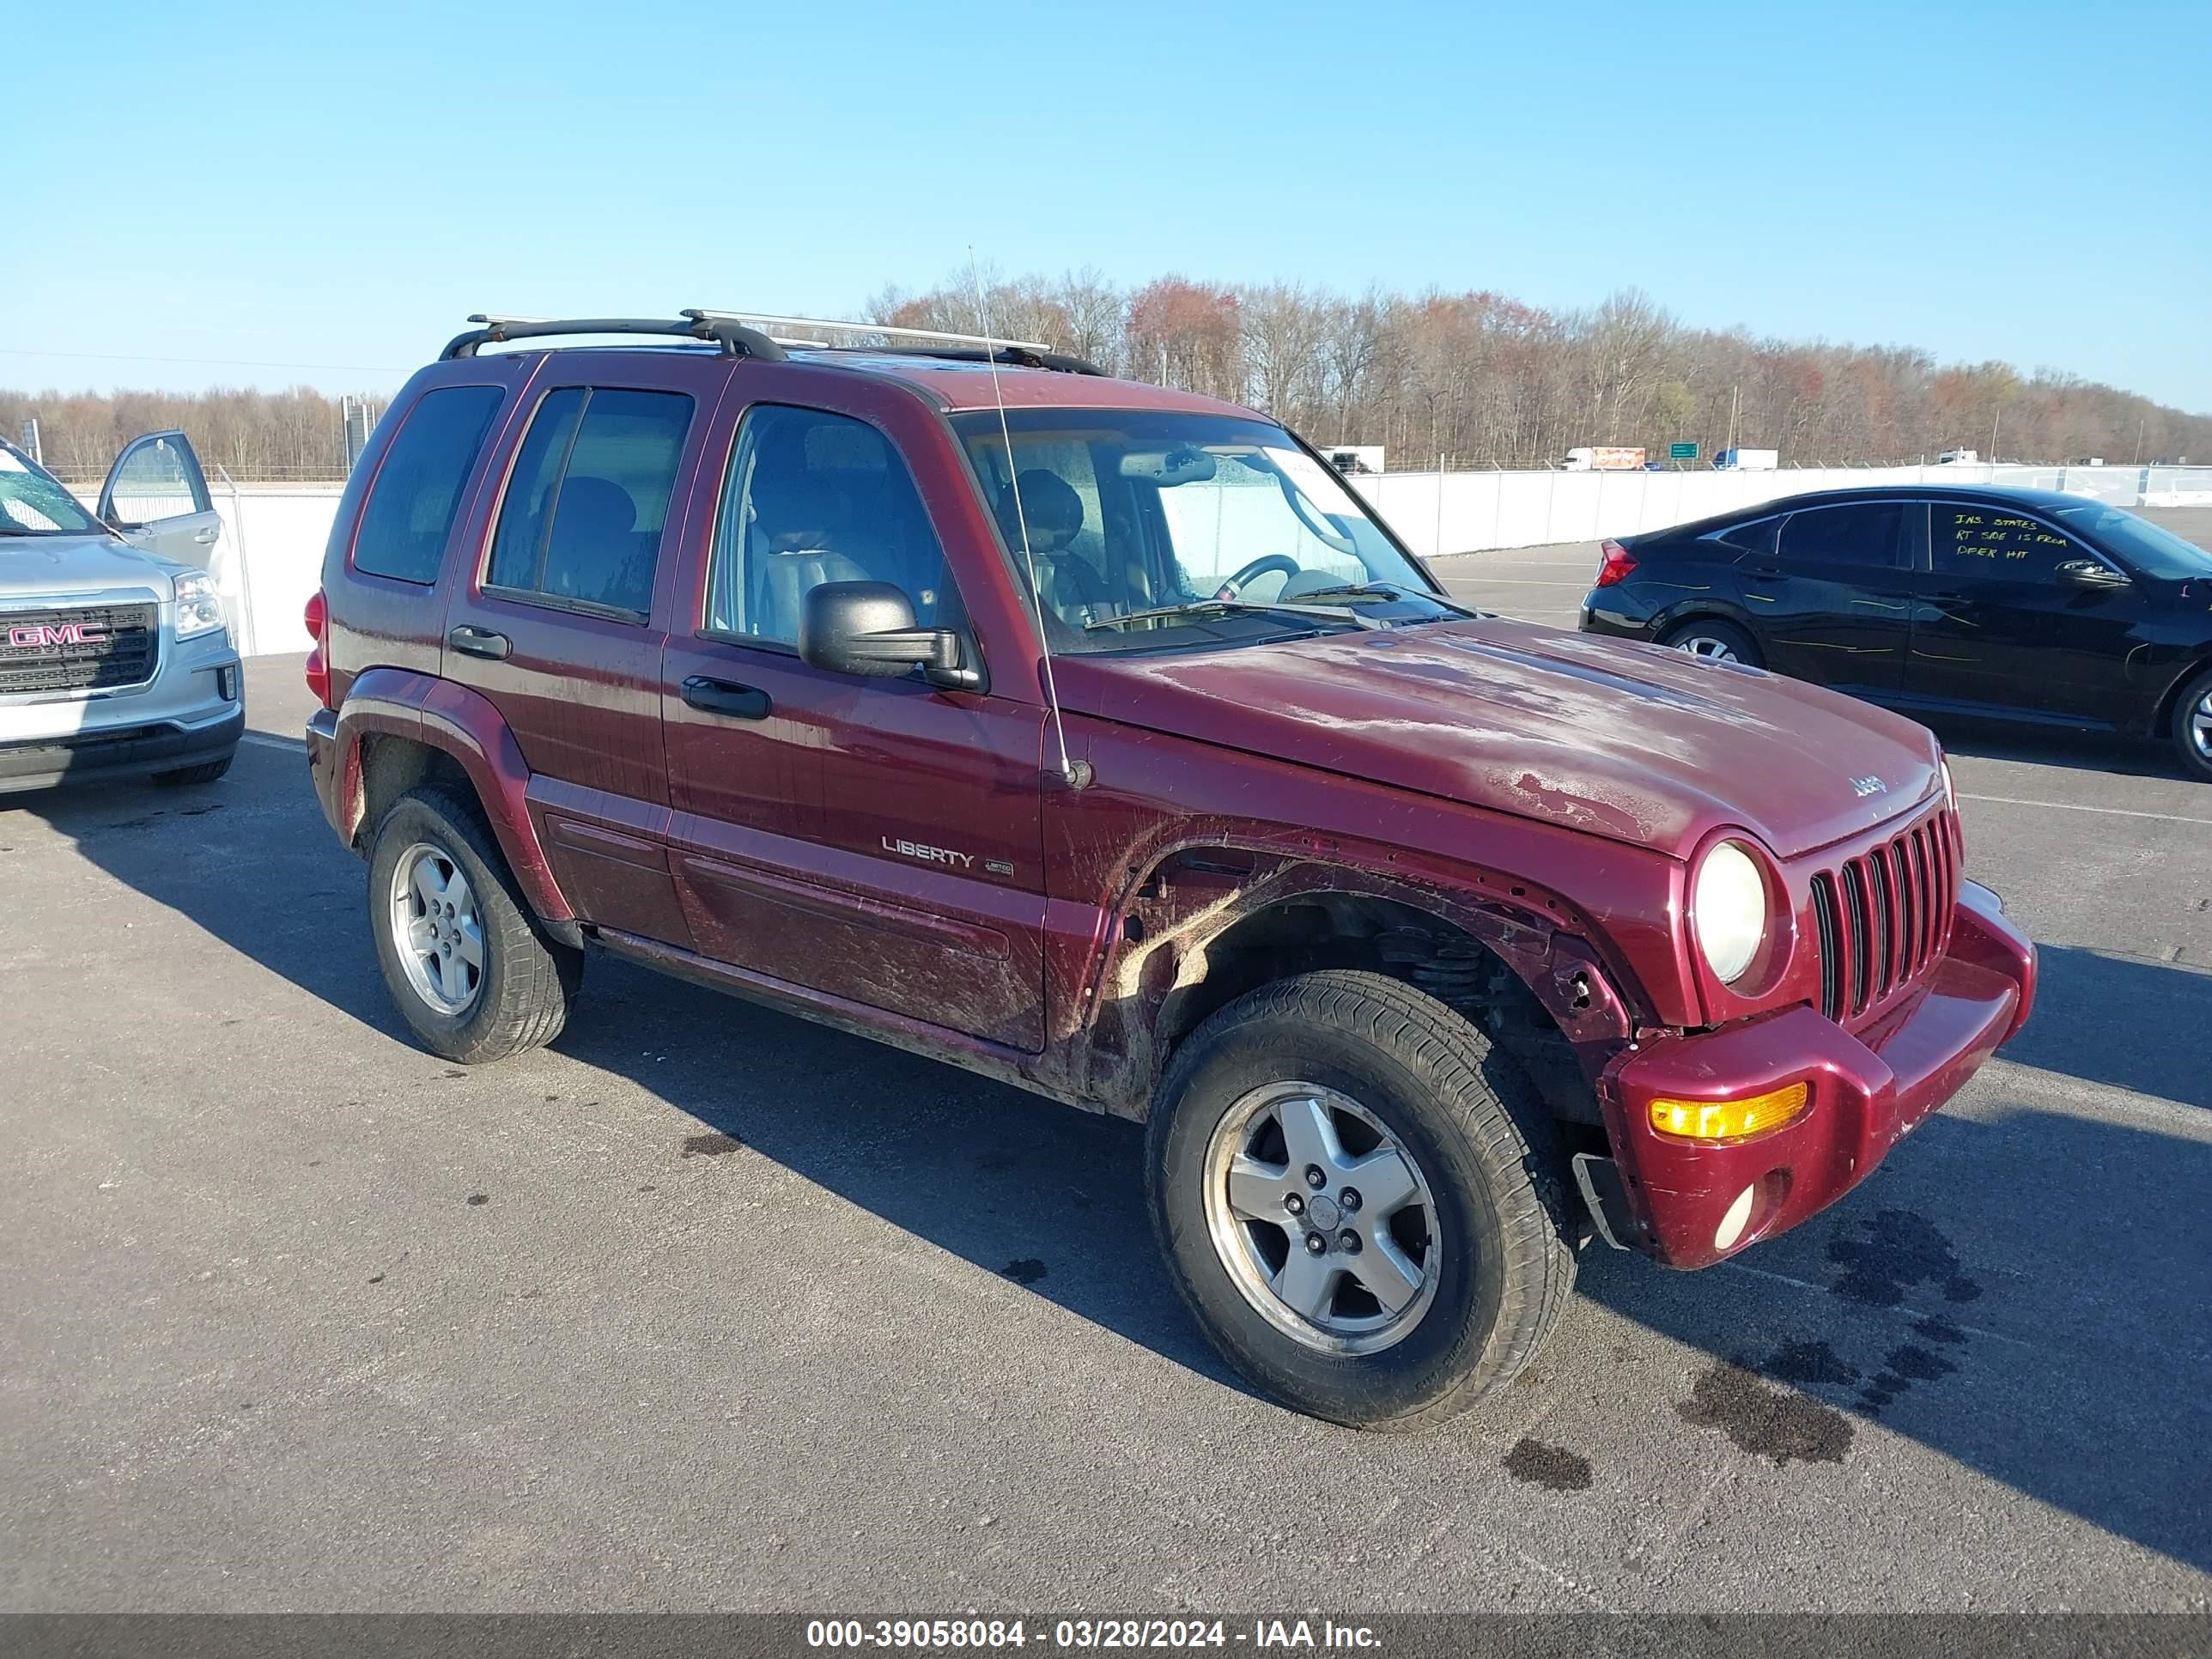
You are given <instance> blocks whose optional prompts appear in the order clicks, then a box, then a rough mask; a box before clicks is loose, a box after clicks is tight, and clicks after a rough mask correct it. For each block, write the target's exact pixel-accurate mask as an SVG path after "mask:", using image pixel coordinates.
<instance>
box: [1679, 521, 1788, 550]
mask: <svg viewBox="0 0 2212 1659" xmlns="http://www.w3.org/2000/svg"><path fill="white" fill-rule="evenodd" d="M1781 527H1782V520H1779V519H1754V520H1752V521H1751V522H1750V523H1749V524H1732V525H1730V526H1729V527H1728V528H1727V529H1725V530H1709V531H1707V532H1705V534H1704V535H1703V536H1700V537H1699V538H1698V539H1699V541H1705V542H1717V543H1718V544H1720V545H1721V546H1723V547H1725V548H1728V549H1729V550H1731V551H1733V552H1735V553H1739V554H1746V553H1748V554H1756V555H1757V556H1759V557H1760V558H1763V559H1771V558H1772V557H1773V556H1774V532H1776V531H1778V530H1779V529H1780V528H1781Z"/></svg>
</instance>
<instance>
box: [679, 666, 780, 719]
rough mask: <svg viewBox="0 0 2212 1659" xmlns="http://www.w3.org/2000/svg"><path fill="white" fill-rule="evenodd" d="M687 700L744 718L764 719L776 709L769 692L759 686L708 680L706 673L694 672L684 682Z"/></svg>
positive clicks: (710, 711) (709, 712) (708, 711)
mask: <svg viewBox="0 0 2212 1659" xmlns="http://www.w3.org/2000/svg"><path fill="white" fill-rule="evenodd" d="M684 702H688V703H690V705H691V707H693V708H700V709H704V710H705V711H706V712H707V713H708V714H727V715H729V716H730V717H731V718H732V719H733V720H766V719H767V718H768V717H769V714H770V713H771V712H772V711H773V710H774V709H775V703H774V702H770V701H769V695H768V693H767V692H765V691H763V690H761V689H760V688H759V687H758V686H757V685H739V684H736V683H735V682H734V681H731V680H714V679H709V678H707V677H706V676H705V675H704V674H694V675H693V676H692V677H691V678H690V679H688V680H686V681H684Z"/></svg>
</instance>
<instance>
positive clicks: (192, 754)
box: [0, 702, 246, 795]
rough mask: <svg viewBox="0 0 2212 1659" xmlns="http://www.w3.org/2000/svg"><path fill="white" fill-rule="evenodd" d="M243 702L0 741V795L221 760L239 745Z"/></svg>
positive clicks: (244, 707) (244, 724)
mask: <svg viewBox="0 0 2212 1659" xmlns="http://www.w3.org/2000/svg"><path fill="white" fill-rule="evenodd" d="M245 730H246V706H245V704H243V703H242V702H233V703H231V704H229V705H228V710H227V712H224V713H219V714H212V715H209V716H206V717H205V718H203V719H201V720H196V721H185V720H157V721H154V722H150V723H148V724H142V725H135V726H122V727H119V728H118V727H106V728H102V727H98V726H94V727H91V728H88V729H87V730H85V731H82V732H76V733H74V734H72V735H70V736H69V737H64V738H44V739H37V738H34V739H32V740H31V741H28V742H22V743H4V744H0V795H5V794H12V793H16V792H17V791H20V790H25V789H51V788H52V787H54V786H55V785H56V784H62V783H84V782H89V781H93V780H94V779H99V778H116V777H131V776H144V775H147V774H149V773H153V772H171V771H176V770H179V769H182V768H185V767H187V766H199V765H203V764H204V763H207V762H209V761H216V760H221V759H222V758H224V757H226V756H228V755H229V754H230V753H231V751H232V750H234V749H236V748H237V747H238V739H239V737H240V734H241V733H242V732H245Z"/></svg>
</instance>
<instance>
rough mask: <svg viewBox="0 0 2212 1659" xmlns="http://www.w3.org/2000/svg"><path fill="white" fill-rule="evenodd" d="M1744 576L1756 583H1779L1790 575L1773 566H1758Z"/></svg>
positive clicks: (1754, 566)
mask: <svg viewBox="0 0 2212 1659" xmlns="http://www.w3.org/2000/svg"><path fill="white" fill-rule="evenodd" d="M1743 574H1745V575H1747V576H1748V577H1750V578H1751V579H1752V580H1753V581H1755V582H1778V581H1780V580H1782V579H1783V577H1784V576H1786V575H1787V574H1790V573H1789V572H1788V571H1786V570H1781V569H1778V568H1776V567H1774V566H1773V565H1771V564H1756V565H1753V567H1752V568H1750V569H1748V570H1747V571H1745V572H1744V573H1743Z"/></svg>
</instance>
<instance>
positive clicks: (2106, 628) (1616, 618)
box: [1582, 485, 2212, 781]
mask: <svg viewBox="0 0 2212 1659" xmlns="http://www.w3.org/2000/svg"><path fill="white" fill-rule="evenodd" d="M1582 626H1583V631H1585V632H1586V633H1592V634H1609V635H1616V636H1619V637H1623V638H1628V639H1638V640H1651V641H1656V642H1657V643H1659V644H1661V645H1667V646H1673V647H1676V648H1678V649H1680V650H1684V651H1689V652H1692V653H1695V654H1697V655H1699V656H1702V657H1708V658H1712V659H1718V660H1720V661H1723V662H1735V663H1741V664H1745V665H1748V666H1751V667H1754V668H1771V669H1772V670H1773V671H1775V672H1776V673H1778V674H1788V675H1790V676H1793V677H1794V678H1798V679H1804V680H1811V681H1814V683H1816V684H1820V685H1827V686H1832V687H1834V688H1835V689H1836V690H1839V691H1848V692H1850V693H1851V694H1852V695H1853V696H1861V697H1865V698H1868V699H1869V700H1870V701H1872V702H1880V703H1887V704H1888V705H1890V706H1891V707H1893V708H1902V709H1905V710H1909V711H1911V712H1913V713H1916V714H1978V715H1992V716H1996V717H1998V718H2001V719H2005V720H2027V721H2033V722H2039V723H2042V724H2045V725H2053V726H2080V727H2084V728H2087V729H2090V730H2105V731H2114V732H2132V733H2137V734H2141V735H2144V736H2150V737H2170V738H2172V741H2173V744H2174V746H2175V748H2176V749H2177V750H2179V752H2180V755H2181V759H2182V764H2183V765H2184V766H2185V768H2186V769H2188V770H2189V771H2190V773H2191V775H2194V776H2196V777H2198V778H2202V779H2204V780H2206V781H2212V553H2208V552H2206V551H2205V550H2203V548H2200V547H2197V545H2195V544H2193V543H2191V542H2187V541H2185V540H2183V539H2182V538H2180V537H2179V536H2177V535H2175V534H2173V533H2172V532H2171V531H2167V530H2163V529H2160V527H2159V526H2156V525H2154V524H2152V523H2151V522H2150V521H2149V520H2147V519H2143V518H2141V517H2139V516H2137V515H2136V514H2135V513H2128V512H2124V511H2122V510H2121V509H2120V508H2118V507H2108V506H2106V505H2105V504H2103V503H2101V502H2099V501H2087V500H2084V499H2082V498H2081V497H2080V496H2078V495H2060V494H2057V492H2055V491H2051V490H2041V489H1995V488H1989V487H1983V488H1973V487H1943V486H1936V487H1924V486H1918V485H1908V486H1900V487H1897V488H1892V489H1840V490H1826V491H1823V492H1820V493H1819V494H1817V495H1795V496H1791V497H1790V498H1788V499H1787V500H1784V501H1769V502H1766V503H1765V504H1763V505H1761V506H1759V507H1747V508H1745V509H1743V510H1742V511H1741V512H1737V513H1729V514H1726V515H1724V516H1723V517H1720V518H1713V519H1704V520H1699V521H1698V522H1697V523H1695V524H1686V525H1678V526H1674V528H1673V529H1670V530H1661V531H1655V532H1651V533H1650V534H1649V535H1643V536H1624V537H1622V538H1620V539H1619V540H1616V541H1609V542H1607V543H1606V544H1604V562H1603V563H1602V565H1601V567H1600V568H1599V570H1598V575H1597V585H1596V586H1595V587H1593V588H1592V589H1591V590H1590V592H1589V597H1588V598H1586V599H1584V600H1583V618H1582Z"/></svg>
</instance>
